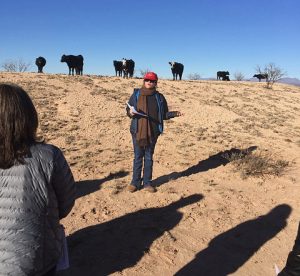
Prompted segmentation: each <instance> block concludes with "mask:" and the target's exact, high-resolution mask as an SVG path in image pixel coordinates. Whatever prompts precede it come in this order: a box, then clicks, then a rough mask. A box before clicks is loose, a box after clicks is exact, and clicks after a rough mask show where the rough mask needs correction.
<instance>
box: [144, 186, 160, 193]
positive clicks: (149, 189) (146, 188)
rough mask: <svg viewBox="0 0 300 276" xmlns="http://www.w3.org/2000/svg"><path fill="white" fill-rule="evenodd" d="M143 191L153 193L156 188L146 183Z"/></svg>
mask: <svg viewBox="0 0 300 276" xmlns="http://www.w3.org/2000/svg"><path fill="white" fill-rule="evenodd" d="M144 189H145V191H147V192H149V193H155V192H156V191H157V190H156V188H155V187H153V186H151V185H147V186H145V188H144Z"/></svg>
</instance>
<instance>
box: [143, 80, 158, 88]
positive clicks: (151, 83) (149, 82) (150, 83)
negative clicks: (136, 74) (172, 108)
mask: <svg viewBox="0 0 300 276" xmlns="http://www.w3.org/2000/svg"><path fill="white" fill-rule="evenodd" d="M144 85H145V87H146V88H153V87H156V85H157V81H153V80H147V79H146V80H144Z"/></svg>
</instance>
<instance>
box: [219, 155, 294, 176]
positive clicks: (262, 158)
mask: <svg viewBox="0 0 300 276" xmlns="http://www.w3.org/2000/svg"><path fill="white" fill-rule="evenodd" d="M224 158H226V159H227V160H228V161H229V162H231V163H232V164H233V165H234V167H235V170H236V171H238V172H240V174H241V177H242V178H243V179H246V178H248V177H261V178H265V177H267V176H277V177H278V176H281V175H283V173H284V172H285V171H286V169H287V168H288V167H289V166H290V162H289V161H286V160H282V159H277V158H276V157H274V154H272V153H270V152H268V151H257V152H250V151H241V152H239V153H234V154H232V155H228V154H227V155H226V154H225V155H224Z"/></svg>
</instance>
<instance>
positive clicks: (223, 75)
mask: <svg viewBox="0 0 300 276" xmlns="http://www.w3.org/2000/svg"><path fill="white" fill-rule="evenodd" d="M228 75H230V74H229V72H228V71H218V72H217V80H220V79H222V80H226V77H227V76H228ZM228 78H229V77H228Z"/></svg>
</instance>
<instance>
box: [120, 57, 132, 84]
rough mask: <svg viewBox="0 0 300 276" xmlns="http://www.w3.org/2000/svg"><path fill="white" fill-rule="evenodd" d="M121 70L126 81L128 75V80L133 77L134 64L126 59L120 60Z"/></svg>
mask: <svg viewBox="0 0 300 276" xmlns="http://www.w3.org/2000/svg"><path fill="white" fill-rule="evenodd" d="M122 65H123V66H122V69H123V77H124V78H127V79H128V75H129V77H130V78H132V77H133V73H134V66H135V63H134V61H133V60H132V59H126V58H123V59H122Z"/></svg>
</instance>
